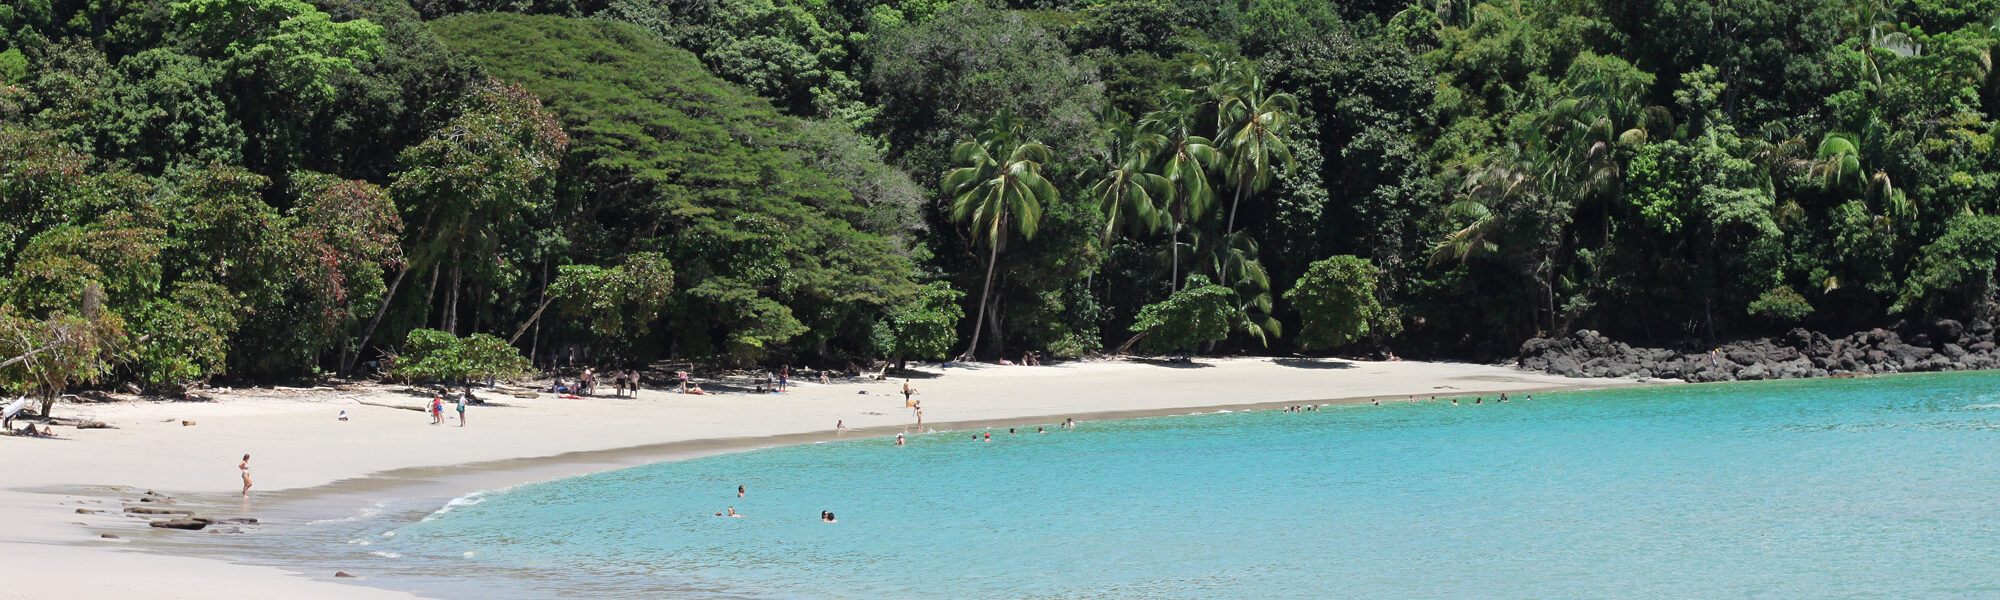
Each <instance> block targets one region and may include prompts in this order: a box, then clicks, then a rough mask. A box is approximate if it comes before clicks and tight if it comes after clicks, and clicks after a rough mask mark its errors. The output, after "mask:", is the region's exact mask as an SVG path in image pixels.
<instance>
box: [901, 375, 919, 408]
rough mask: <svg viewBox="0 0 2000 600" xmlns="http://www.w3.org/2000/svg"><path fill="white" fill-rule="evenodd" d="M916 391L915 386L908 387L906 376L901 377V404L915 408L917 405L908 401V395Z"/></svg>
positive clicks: (908, 381) (908, 382)
mask: <svg viewBox="0 0 2000 600" xmlns="http://www.w3.org/2000/svg"><path fill="white" fill-rule="evenodd" d="M916 393H917V388H913V387H910V380H909V379H908V378H905V379H903V406H908V407H911V408H916V406H917V405H916V404H915V403H914V402H911V401H910V396H911V395H914V394H916Z"/></svg>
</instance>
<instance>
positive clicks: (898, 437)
mask: <svg viewBox="0 0 2000 600" xmlns="http://www.w3.org/2000/svg"><path fill="white" fill-rule="evenodd" d="M896 445H898V446H901V445H903V434H900V433H898V434H896Z"/></svg>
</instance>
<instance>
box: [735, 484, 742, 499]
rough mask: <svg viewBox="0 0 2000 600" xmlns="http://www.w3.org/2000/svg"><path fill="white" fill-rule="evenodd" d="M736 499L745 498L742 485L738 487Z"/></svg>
mask: <svg viewBox="0 0 2000 600" xmlns="http://www.w3.org/2000/svg"><path fill="white" fill-rule="evenodd" d="M736 497H738V498H742V497H743V486H740V485H739V486H736Z"/></svg>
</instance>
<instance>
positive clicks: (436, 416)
mask: <svg viewBox="0 0 2000 600" xmlns="http://www.w3.org/2000/svg"><path fill="white" fill-rule="evenodd" d="M443 422H444V397H443V396H439V395H437V394H431V424H432V425H437V424H439V423H443Z"/></svg>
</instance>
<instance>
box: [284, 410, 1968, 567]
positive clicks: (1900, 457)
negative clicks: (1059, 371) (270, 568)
mask: <svg viewBox="0 0 2000 600" xmlns="http://www.w3.org/2000/svg"><path fill="white" fill-rule="evenodd" d="M1996 390H2000V375H1996V374H1993V373H1970V374H1946V375H1924V376H1905V377H1892V378H1880V379H1868V380H1841V381H1836V380H1820V381H1809V382H1778V383H1757V384H1728V385H1705V386H1679V387H1669V388H1651V389H1632V390H1617V391H1603V392H1587V393H1567V394H1536V395H1535V399H1534V400H1533V401H1526V400H1523V399H1521V398H1519V397H1516V398H1514V401H1513V402H1510V403H1506V404H1495V403H1493V402H1491V400H1492V398H1490V397H1489V398H1488V402H1487V404H1485V405H1483V406H1471V405H1470V401H1469V400H1468V401H1467V404H1468V405H1466V406H1457V407H1454V406H1450V405H1449V403H1448V402H1445V401H1443V400H1440V401H1439V402H1437V403H1417V404H1405V403H1402V402H1392V403H1389V404H1385V405H1384V406H1380V407H1373V406H1350V407H1328V408H1326V409H1325V410H1323V411H1320V412H1307V413H1302V414H1291V413H1283V412H1277V411H1259V412H1238V413H1230V414H1211V415H1201V416H1184V417H1168V418H1156V419H1139V420H1131V421H1118V422H1098V423H1085V424H1083V425H1082V426H1081V427H1080V428H1079V429H1076V430H1059V429H1056V428H1055V427H1054V424H1053V423H1048V424H1047V426H1048V431H1049V433H1047V434H1040V435H1038V434H1035V433H1032V431H1033V429H1034V426H1033V425H1030V426H1028V427H1027V428H1026V430H1025V432H1024V433H1021V434H1018V435H1011V436H1010V435H1007V433H1006V430H1004V429H1000V430H980V431H979V432H978V433H981V434H983V433H987V432H989V431H990V432H992V433H994V436H993V441H992V442H991V443H987V442H974V441H971V440H970V439H968V438H969V436H971V435H972V434H973V432H954V433H938V434H931V435H923V436H914V437H912V438H910V439H911V442H910V445H909V446H907V447H902V448H897V447H895V446H893V445H892V444H891V443H890V442H889V441H888V440H883V439H871V440H856V441H846V442H835V443H825V444H812V445H805V446H795V447H787V448H777V449H770V450H761V451H755V452H746V453H740V454H731V455H723V456H715V457H709V458H702V459H696V460H689V461H683V462H674V463H662V464H656V465H650V466H645V467H639V468H633V469H626V470H622V471H615V472H609V473H602V474H598V475H592V476H587V477H579V478H574V479H567V480H561V481H555V482H549V483H543V484H535V485H527V486H521V487H518V488H514V489H510V490H506V491H502V492H494V493H487V494H482V495H478V496H475V497H471V498H467V499H461V500H458V501H456V502H455V503H454V505H453V506H451V507H450V508H449V509H448V510H445V511H443V512H440V513H435V514H430V515H428V516H425V517H423V520H422V521H421V522H413V521H416V518H415V517H414V516H411V515H409V514H408V513H403V514H404V516H401V517H395V518H385V517H375V518H369V519H361V520H358V521H353V522H344V523H342V524H339V525H338V526H337V527H334V528H333V529H327V528H326V527H322V528H320V529H318V530H313V531H316V533H313V534H312V535H307V536H304V537H300V538H298V539H313V540H318V541H316V542H313V543H318V544H327V543H329V542H326V541H325V540H326V539H328V538H330V537H348V536H350V535H352V536H354V537H355V538H356V539H353V540H349V541H351V542H354V543H348V544H341V547H340V548H334V549H329V548H326V547H325V546H321V547H320V548H318V550H317V551H318V552H323V553H335V554H338V553H347V554H359V553H364V552H365V553H373V554H369V555H368V556H369V557H371V558H372V559H373V560H375V561H377V562H376V563H373V564H362V565H359V568H363V569H372V572H376V573H381V575H380V576H378V578H377V581H376V584H378V585H392V586H398V587H408V588H413V589H418V590H423V591H428V592H431V593H438V594H444V595H448V596H462V597H604V598H739V597H741V598H917V597H922V598H952V597H957V598H965V597H985V598H1188V599H1194V598H1328V597H1339V598H1412V597H1422V598H1602V597H1635V596H1636V597H1656V598H1719V597H1731V598H1801V597H1812V598H1905V597H1927V598H1992V597H1996V596H2000V560H1995V558H1996V556H2000V507H1996V506H1995V493H1996V491H2000V468H1996V467H2000V391H1996ZM1246 400H1254V398H1246ZM739 484H741V485H744V486H747V488H748V492H749V493H748V495H747V496H746V497H744V498H741V499H738V498H737V497H736V493H735V492H736V486H737V485H739ZM727 507H734V508H735V509H736V511H737V512H739V513H742V514H744V515H746V516H745V517H744V518H738V519H731V518H718V517H715V516H712V515H713V514H714V513H716V512H719V511H722V510H724V509H725V508H727ZM430 508H431V509H435V505H432V506H431V507H430ZM821 510H831V511H834V513H835V514H836V515H837V516H838V517H839V521H840V522H838V523H833V524H827V523H821V522H819V520H818V515H819V511H821ZM392 513H393V511H392ZM341 528H345V529H341ZM307 529H308V530H311V528H307ZM391 531H392V532H393V534H394V535H391V536H384V535H382V534H383V533H384V532H391ZM277 537H282V535H280V536H277ZM360 542H367V545H365V546H362V545H361V544H360ZM323 556H324V554H322V557H323Z"/></svg>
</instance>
